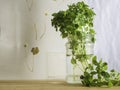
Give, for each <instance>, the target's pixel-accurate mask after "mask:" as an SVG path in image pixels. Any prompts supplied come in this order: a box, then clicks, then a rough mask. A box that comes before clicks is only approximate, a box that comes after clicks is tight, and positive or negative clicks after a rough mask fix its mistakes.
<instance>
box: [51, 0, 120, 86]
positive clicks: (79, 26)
mask: <svg viewBox="0 0 120 90" xmlns="http://www.w3.org/2000/svg"><path fill="white" fill-rule="evenodd" d="M52 16H53V18H52V19H51V22H52V26H53V27H55V29H56V31H59V32H60V33H61V36H62V38H67V39H68V43H69V44H70V49H71V50H72V59H71V64H73V65H78V64H77V62H80V63H81V64H82V68H81V70H82V72H83V75H81V76H80V78H81V81H82V84H83V85H84V86H103V85H107V86H109V87H111V86H113V85H120V82H119V81H120V75H119V73H117V72H115V71H114V70H112V71H110V72H108V71H107V68H108V66H107V63H106V62H102V60H100V61H98V60H97V57H96V56H93V55H89V54H87V53H86V44H87V43H95V31H94V29H93V20H94V16H95V13H94V11H93V9H92V8H90V7H89V6H88V5H87V4H86V3H85V2H83V1H82V2H78V3H73V4H71V5H68V9H67V10H64V11H59V12H57V13H53V14H52ZM89 36H90V37H89ZM87 38H88V39H89V40H87ZM90 60H92V61H90Z"/></svg>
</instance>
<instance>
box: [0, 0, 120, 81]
mask: <svg viewBox="0 0 120 90" xmlns="http://www.w3.org/2000/svg"><path fill="white" fill-rule="evenodd" d="M78 1H81V0H0V80H2V79H3V80H5V79H7V80H8V79H18V80H21V79H56V78H57V79H64V78H65V75H66V71H65V70H66V69H65V68H66V65H65V64H66V63H65V42H66V40H63V39H62V38H61V37H60V33H58V32H56V31H55V29H54V28H53V27H52V26H51V18H52V17H51V14H52V13H54V12H57V11H59V10H64V9H66V8H67V4H71V3H73V2H78ZM87 2H88V3H89V5H90V6H91V7H94V10H95V12H96V14H97V15H96V17H95V30H96V32H97V35H96V38H97V41H96V44H95V54H96V55H98V57H99V58H101V57H102V58H103V59H105V61H107V62H108V63H109V65H110V69H111V68H115V69H116V70H119V71H120V69H119V67H120V65H119V62H120V61H119V59H120V55H119V53H120V50H119V45H120V42H119V41H120V40H119V39H120V37H119V32H120V30H119V29H120V25H119V24H120V21H119V19H120V13H119V9H120V8H119V3H120V1H119V0H114V2H113V0H87ZM34 25H36V29H35V27H34ZM35 30H37V38H38V39H37V40H36V32H35ZM43 33H45V34H44V36H43V37H42V38H40V37H41V36H42V35H43ZM25 44H27V48H24V45H25ZM36 46H38V47H39V48H40V53H39V54H37V55H35V56H34V57H33V55H32V53H31V49H32V47H36ZM33 58H34V64H33ZM31 67H34V68H33V72H31V69H32V68H31Z"/></svg>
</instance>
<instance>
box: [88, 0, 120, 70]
mask: <svg viewBox="0 0 120 90" xmlns="http://www.w3.org/2000/svg"><path fill="white" fill-rule="evenodd" d="M87 2H88V3H89V5H90V6H91V7H93V8H94V11H95V13H96V17H95V20H94V27H95V31H96V44H95V54H96V55H97V56H98V58H103V59H104V61H107V62H108V64H109V69H115V70H118V71H120V64H119V63H120V0H87Z"/></svg>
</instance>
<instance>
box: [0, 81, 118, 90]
mask: <svg viewBox="0 0 120 90" xmlns="http://www.w3.org/2000/svg"><path fill="white" fill-rule="evenodd" d="M0 90H120V87H112V88H107V87H100V88H98V87H83V86H81V85H77V84H76V85H70V84H67V83H66V82H65V81H60V80H58V81H54V80H52V81H51V80H50V81H47V80H44V81H41V80H26V81H25V80H20V81H18V80H17V81H16V80H10V81H8V80H7V81H0Z"/></svg>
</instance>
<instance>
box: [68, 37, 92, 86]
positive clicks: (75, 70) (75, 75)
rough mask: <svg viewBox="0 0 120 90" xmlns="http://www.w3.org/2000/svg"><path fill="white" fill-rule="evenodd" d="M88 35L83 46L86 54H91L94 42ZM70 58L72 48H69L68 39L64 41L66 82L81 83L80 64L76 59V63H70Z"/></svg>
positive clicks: (81, 71)
mask: <svg viewBox="0 0 120 90" xmlns="http://www.w3.org/2000/svg"><path fill="white" fill-rule="evenodd" d="M90 39H91V38H90V36H88V37H87V38H86V43H85V48H86V54H87V55H89V56H91V55H93V53H94V43H92V42H91V40H90ZM71 60H72V49H71V48H70V43H69V41H68V42H67V43H66V71H67V75H66V82H67V83H69V84H79V83H81V79H80V76H81V75H82V74H83V70H84V69H82V64H81V62H80V61H77V60H76V64H72V63H71Z"/></svg>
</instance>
